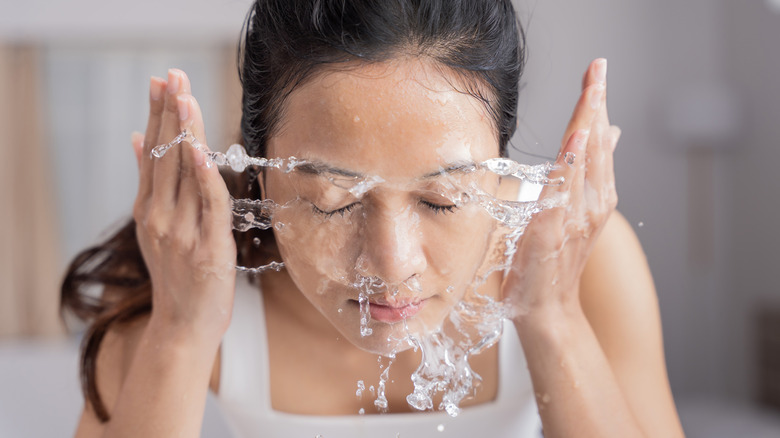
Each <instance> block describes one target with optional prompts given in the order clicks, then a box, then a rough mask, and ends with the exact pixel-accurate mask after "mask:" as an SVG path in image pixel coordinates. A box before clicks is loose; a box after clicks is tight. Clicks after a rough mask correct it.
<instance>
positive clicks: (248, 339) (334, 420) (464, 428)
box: [217, 185, 542, 438]
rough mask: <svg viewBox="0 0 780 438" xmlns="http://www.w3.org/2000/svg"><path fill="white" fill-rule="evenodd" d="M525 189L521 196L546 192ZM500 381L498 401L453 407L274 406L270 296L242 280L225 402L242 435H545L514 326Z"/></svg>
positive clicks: (224, 358) (224, 367)
mask: <svg viewBox="0 0 780 438" xmlns="http://www.w3.org/2000/svg"><path fill="white" fill-rule="evenodd" d="M523 189H526V185H524V186H523V187H521V190H520V196H519V198H520V200H532V199H536V197H537V196H538V194H539V190H537V189H536V187H533V186H532V187H531V188H530V192H529V191H528V190H527V189H526V190H523ZM498 348H499V380H498V382H499V387H498V394H497V396H496V399H495V400H494V401H492V402H488V403H483V404H480V405H477V406H472V407H468V408H464V409H463V410H462V411H461V413H460V414H459V415H458V416H457V417H454V418H453V417H450V416H449V415H448V414H447V413H445V412H425V413H397V414H384V415H381V414H367V415H358V414H357V413H355V415H345V416H313V415H298V414H289V413H285V412H278V411H275V410H273V408H272V407H271V391H270V372H269V363H268V339H267V335H266V326H265V313H264V309H263V300H262V297H261V295H260V291H259V290H258V288H257V286H253V285H251V284H249V281H248V280H247V278H246V277H245V276H244V275H241V274H239V276H238V278H237V280H236V297H235V302H234V306H233V316H232V319H231V322H230V327H229V328H228V330H227V332H226V333H225V336H224V338H223V340H222V347H221V359H220V381H219V382H220V383H219V394H218V395H217V403H218V405H219V407H220V410H221V411H222V413H223V415H224V417H225V420H226V422H227V423H228V425H229V426H230V429H231V430H232V432H233V435H234V436H235V437H236V438H254V437H283V438H293V437H304V438H315V437H319V436H321V437H322V438H361V437H371V438H385V437H386V438H418V437H419V438H430V437H441V438H458V437H463V438H474V437H479V436H490V437H491V438H504V437H506V438H509V437H511V438H538V437H541V436H542V433H541V430H542V426H541V419H540V418H539V414H538V410H537V406H536V400H535V398H534V392H533V386H532V384H531V376H530V373H529V372H528V365H527V364H526V360H525V355H524V354H523V349H522V347H521V345H520V339H519V338H518V336H517V332H516V331H515V328H514V326H513V325H512V324H511V323H510V322H506V323H505V324H504V334H503V336H502V338H501V340H500V341H499V346H498Z"/></svg>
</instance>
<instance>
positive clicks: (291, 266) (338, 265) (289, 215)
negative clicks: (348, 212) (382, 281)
mask: <svg viewBox="0 0 780 438" xmlns="http://www.w3.org/2000/svg"><path fill="white" fill-rule="evenodd" d="M273 222H274V235H275V237H276V242H277V245H278V247H279V252H280V254H281V256H282V260H283V261H284V263H285V266H286V267H287V271H288V273H289V274H290V276H291V277H292V278H293V280H294V281H295V283H296V285H297V286H298V288H299V289H301V291H302V292H304V293H307V294H310V293H320V292H322V291H323V289H324V288H325V287H326V286H327V283H328V282H339V283H343V281H344V280H343V279H345V278H350V277H351V274H352V271H353V269H354V266H355V264H356V260H357V258H358V255H359V251H358V249H357V248H358V247H359V245H358V244H357V243H358V242H360V241H361V240H362V234H361V231H360V229H359V227H357V226H354V225H352V224H350V223H349V222H348V221H347V218H346V217H344V218H342V217H337V218H333V219H324V218H323V217H322V216H320V215H318V214H316V213H314V211H313V208H312V206H311V203H310V202H308V201H304V200H296V201H293V202H290V203H288V204H286V205H285V206H284V207H282V208H280V209H279V210H277V212H275V213H274V220H273Z"/></svg>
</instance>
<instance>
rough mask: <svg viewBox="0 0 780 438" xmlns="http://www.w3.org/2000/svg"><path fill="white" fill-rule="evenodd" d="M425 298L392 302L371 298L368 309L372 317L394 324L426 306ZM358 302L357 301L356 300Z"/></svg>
mask: <svg viewBox="0 0 780 438" xmlns="http://www.w3.org/2000/svg"><path fill="white" fill-rule="evenodd" d="M426 301H427V299H424V300H414V301H411V300H405V301H400V302H395V303H393V304H390V303H389V302H387V301H386V300H383V299H379V300H376V301H374V300H371V301H370V302H369V305H368V311H369V313H370V314H371V319H372V320H376V321H380V322H384V323H386V324H392V323H395V322H399V321H403V320H405V319H408V318H411V317H413V316H414V315H416V314H417V313H418V312H419V311H420V310H422V308H423V306H425V302H426ZM355 304H357V302H355Z"/></svg>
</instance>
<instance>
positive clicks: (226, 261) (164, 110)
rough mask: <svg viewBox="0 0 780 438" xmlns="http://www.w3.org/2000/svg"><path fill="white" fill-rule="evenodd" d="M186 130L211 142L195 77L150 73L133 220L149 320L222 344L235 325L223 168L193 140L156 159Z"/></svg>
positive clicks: (138, 142) (136, 144)
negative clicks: (148, 286)
mask: <svg viewBox="0 0 780 438" xmlns="http://www.w3.org/2000/svg"><path fill="white" fill-rule="evenodd" d="M183 129H188V130H190V131H191V132H192V133H193V134H194V136H195V137H196V138H198V139H199V140H200V141H201V143H202V144H204V145H205V133H204V127H203V119H202V115H201V111H200V108H199V106H198V103H197V101H196V100H195V98H194V97H193V96H192V95H191V92H190V82H189V79H188V78H187V75H186V74H184V72H183V71H181V70H175V69H173V70H170V71H169V72H168V80H167V82H166V81H165V80H163V79H160V78H152V79H151V85H150V112H149V121H148V125H147V127H146V134H145V135H141V134H135V135H134V136H133V148H134V150H135V153H136V158H137V160H138V168H139V173H140V182H139V185H138V195H137V197H136V200H135V205H134V207H133V218H134V219H135V223H136V236H137V239H138V243H139V245H140V248H141V253H142V254H143V257H144V261H145V262H146V266H147V269H148V270H149V276H150V278H151V283H152V314H151V315H152V316H151V319H150V326H152V327H154V329H155V330H171V331H172V333H176V334H178V335H185V336H199V337H200V340H206V341H210V342H209V343H211V342H212V341H213V342H216V345H218V343H219V341H220V340H221V338H222V335H223V334H224V332H225V330H227V327H228V325H229V323H230V315H231V312H232V308H233V296H234V290H235V280H236V271H235V262H236V243H235V240H234V239H233V235H232V214H231V211H230V196H229V194H228V190H227V187H226V185H225V182H224V180H223V179H222V177H221V176H220V174H219V171H218V169H217V167H216V166H211V165H207V163H209V158H208V157H207V156H206V155H205V154H204V153H203V152H201V151H199V150H197V149H195V148H193V147H191V146H190V145H189V144H188V143H181V144H180V145H177V146H174V147H172V148H170V149H169V150H168V151H167V152H166V154H165V155H164V156H163V157H162V158H152V157H151V150H152V149H153V148H154V147H155V146H157V145H160V144H165V143H169V142H170V141H172V140H173V139H174V138H175V137H176V136H177V135H178V134H179V133H180V132H181V131H182V130H183ZM204 147H205V146H204Z"/></svg>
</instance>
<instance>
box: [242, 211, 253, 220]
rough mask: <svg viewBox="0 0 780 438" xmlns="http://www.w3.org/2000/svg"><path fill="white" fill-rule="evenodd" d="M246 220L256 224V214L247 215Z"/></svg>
mask: <svg viewBox="0 0 780 438" xmlns="http://www.w3.org/2000/svg"><path fill="white" fill-rule="evenodd" d="M244 220H245V221H247V222H254V221H255V215H254V213H251V212H250V213H247V214H245V215H244Z"/></svg>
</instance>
